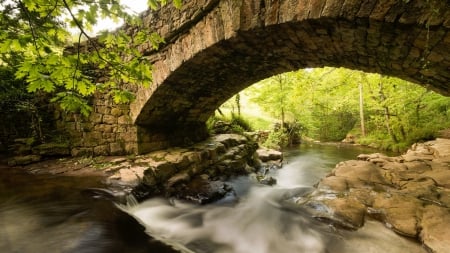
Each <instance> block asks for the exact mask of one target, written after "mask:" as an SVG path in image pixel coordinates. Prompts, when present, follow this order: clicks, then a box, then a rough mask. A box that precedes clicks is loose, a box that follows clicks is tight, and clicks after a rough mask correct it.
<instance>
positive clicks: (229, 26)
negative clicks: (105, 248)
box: [78, 0, 450, 154]
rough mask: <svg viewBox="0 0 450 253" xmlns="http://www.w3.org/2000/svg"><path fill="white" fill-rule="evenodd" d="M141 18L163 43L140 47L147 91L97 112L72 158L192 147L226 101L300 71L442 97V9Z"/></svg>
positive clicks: (416, 2) (432, 0) (447, 46)
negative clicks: (403, 83)
mask: <svg viewBox="0 0 450 253" xmlns="http://www.w3.org/2000/svg"><path fill="white" fill-rule="evenodd" d="M143 18H144V23H145V24H146V25H147V26H149V27H151V28H152V29H153V30H155V31H156V32H159V33H160V35H161V36H162V37H163V38H165V41H166V42H165V44H162V45H161V46H160V48H159V49H158V50H157V51H155V50H153V49H152V46H151V44H150V43H149V44H143V45H141V46H140V50H141V51H142V52H144V54H145V55H146V57H147V59H148V60H149V61H150V62H151V63H152V64H153V66H154V67H153V75H154V81H153V84H152V85H151V86H150V88H139V90H138V92H137V99H136V101H135V102H133V103H132V104H131V105H130V107H129V108H128V107H126V108H123V107H122V108H121V109H120V110H119V111H118V110H117V109H115V108H113V106H111V105H110V104H108V103H105V102H97V103H96V104H95V105H96V109H95V113H94V114H93V116H91V121H92V122H96V123H95V124H92V126H91V129H90V130H91V131H90V132H89V133H83V136H84V137H85V139H86V140H87V142H89V143H94V142H95V140H97V141H101V143H103V144H101V145H100V146H102V147H101V148H99V146H96V147H94V146H89V145H86V144H83V143H80V144H79V149H78V151H80V150H84V151H86V150H87V151H89V152H94V153H95V154H97V153H98V154H103V153H105V154H106V153H107V154H115V153H120V152H127V153H133V152H138V153H143V152H147V151H151V150H156V149H161V148H165V147H168V146H174V145H180V144H183V143H187V142H194V141H199V140H202V139H204V138H206V136H207V132H206V127H205V121H206V120H207V119H208V117H209V116H210V115H212V114H213V112H214V111H215V109H216V108H217V107H218V106H220V105H221V104H222V103H223V102H225V101H226V100H227V99H228V98H230V97H231V96H233V95H234V94H236V93H237V92H239V91H240V90H242V89H244V88H246V87H248V86H249V85H251V84H253V83H255V82H257V81H259V80H261V79H264V78H267V77H270V76H272V75H275V74H279V73H283V72H286V71H292V70H297V69H301V68H314V67H323V66H334V67H346V68H350V69H358V70H362V71H366V72H377V73H382V74H385V75H391V76H396V77H399V78H402V79H405V80H409V81H412V82H415V83H417V84H420V85H423V86H427V87H429V88H431V89H433V90H436V91H438V92H440V93H442V94H444V95H450V2H449V1H447V0H427V1H425V0H345V1H343V0H187V1H184V4H183V7H182V8H181V9H176V8H174V7H173V6H171V5H167V6H164V7H163V8H161V9H160V10H158V11H148V12H146V13H144V14H143ZM128 32H130V33H133V32H134V31H133V30H132V29H131V28H128ZM98 101H100V100H98ZM114 111H115V112H116V113H113V112H114ZM108 125H109V126H110V127H108ZM105 134H106V135H105ZM91 135H94V137H92V138H93V139H94V140H93V141H92V138H91V137H90V136H91ZM105 136H106V137H105ZM88 137H89V138H88ZM89 140H91V141H89ZM97 144H98V143H97ZM86 148H87V149H86Z"/></svg>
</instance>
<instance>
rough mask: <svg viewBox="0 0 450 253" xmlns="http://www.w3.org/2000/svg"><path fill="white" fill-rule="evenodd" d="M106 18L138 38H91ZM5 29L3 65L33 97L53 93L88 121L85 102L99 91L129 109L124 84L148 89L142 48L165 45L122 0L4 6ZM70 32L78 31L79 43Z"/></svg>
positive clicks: (0, 12)
mask: <svg viewBox="0 0 450 253" xmlns="http://www.w3.org/2000/svg"><path fill="white" fill-rule="evenodd" d="M165 2H166V1H165V0H152V1H149V5H150V6H151V7H153V8H157V7H158V6H159V4H165ZM174 4H175V5H180V4H181V1H175V2H174ZM104 18H110V19H112V20H114V21H123V22H125V23H126V24H129V25H132V26H135V27H137V29H136V30H137V31H139V32H137V33H136V34H134V35H133V36H130V35H129V34H126V33H125V32H124V31H121V30H118V31H115V32H114V33H108V32H103V33H101V34H100V35H99V36H98V37H95V38H94V37H91V35H89V34H90V32H92V29H93V26H94V25H95V24H97V23H98V22H99V21H100V20H101V19H104ZM0 28H1V29H0V52H1V54H0V64H1V65H2V66H4V67H7V68H10V69H11V70H12V71H13V72H15V77H16V78H17V79H21V80H24V81H26V82H27V84H28V85H27V91H28V92H38V91H44V92H48V93H52V94H54V97H53V99H52V101H53V102H58V103H59V104H60V106H61V108H62V109H64V110H66V111H69V112H77V113H82V114H83V115H85V116H87V115H88V114H89V112H90V111H91V110H92V109H91V108H90V107H89V105H88V103H87V100H86V98H87V97H88V96H90V95H92V94H93V93H94V92H95V91H96V90H98V89H102V90H104V91H109V92H110V94H111V95H112V96H113V99H114V101H116V102H118V103H127V102H129V101H131V100H132V99H133V95H132V93H131V92H130V91H127V90H126V89H124V85H123V84H144V85H145V84H147V85H148V84H149V83H150V82H151V78H152V75H151V66H150V64H149V63H148V62H147V61H145V60H144V58H143V56H142V55H141V53H140V52H139V51H138V50H137V49H136V48H137V45H139V44H142V43H144V42H145V41H151V43H152V45H153V46H155V47H156V46H157V45H159V44H160V43H162V42H163V40H162V39H161V38H160V37H159V36H158V35H156V34H155V33H152V32H151V31H148V29H146V28H144V27H143V24H142V22H141V19H140V18H139V16H138V15H136V14H130V12H129V11H128V10H127V8H126V7H125V6H123V5H122V4H120V1H119V0H96V1H92V0H78V1H75V0H0ZM70 29H76V30H78V31H79V34H78V35H77V36H75V37H76V38H74V36H73V34H72V33H71V32H70ZM99 77H102V80H101V84H100V83H99V82H98V80H99ZM105 80H106V81H105Z"/></svg>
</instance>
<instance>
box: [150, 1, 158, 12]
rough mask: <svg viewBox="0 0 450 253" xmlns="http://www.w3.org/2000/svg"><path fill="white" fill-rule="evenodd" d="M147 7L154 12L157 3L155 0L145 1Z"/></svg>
mask: <svg viewBox="0 0 450 253" xmlns="http://www.w3.org/2000/svg"><path fill="white" fill-rule="evenodd" d="M147 5H148V6H149V7H150V8H151V9H153V10H156V9H158V7H159V6H158V1H156V0H148V1H147Z"/></svg>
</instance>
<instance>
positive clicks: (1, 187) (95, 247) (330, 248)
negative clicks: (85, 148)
mask: <svg viewBox="0 0 450 253" xmlns="http://www.w3.org/2000/svg"><path fill="white" fill-rule="evenodd" d="M372 152H374V151H373V150H371V151H367V150H362V149H358V148H354V147H348V146H334V145H314V146H306V145H305V146H303V145H302V146H301V148H296V149H292V150H288V151H286V152H285V160H284V166H283V168H282V169H280V170H276V171H272V172H271V175H272V176H273V177H275V178H276V179H277V184H276V185H274V186H266V185H261V184H258V183H256V180H254V179H253V178H252V176H249V177H238V178H235V179H233V180H231V181H230V182H229V184H231V185H233V187H234V189H235V191H236V195H230V196H228V197H226V198H225V199H222V200H220V201H218V202H217V203H213V204H209V205H204V206H198V205H193V204H189V203H185V202H182V201H177V200H172V199H169V200H167V199H161V198H154V199H149V200H147V201H145V202H143V203H140V204H137V205H118V204H115V203H113V201H112V200H111V199H112V197H111V195H110V194H108V191H103V190H102V189H97V188H99V187H105V186H104V185H103V184H102V183H101V179H100V178H95V177H62V176H37V175H30V174H26V173H24V172H22V171H20V170H12V169H11V168H7V167H6V168H0V252H2V253H7V252H18V253H19V252H20V253H41V252H42V253H44V252H45V253H47V252H48V253H52V252H61V253H66V252H70V253H72V252H73V253H75V252H77V253H78V252H81V253H91V252H92V253H99V252H101V253H103V252H105V253H107V252H108V253H109V252H131V253H134V252H154V253H165V252H169V253H170V252H196V253H206V252H208V253H226V252H227V253H228V252H229V253H250V252H252V253H253V252H255V253H266V252H271V253H278V252H279V253H286V252H305V253H316V252H330V253H340V252H342V253H344V252H345V253H351V252H358V253H359V252H376V253H379V252H390V253H396V252H399V253H400V252H401V253H403V252H412V253H415V252H426V251H425V250H424V249H423V248H422V247H421V246H420V245H419V244H418V243H416V242H414V241H411V240H408V239H406V238H404V237H401V236H398V235H396V234H395V233H393V232H392V231H390V230H389V229H387V228H385V227H384V225H383V224H381V223H379V222H376V221H368V222H366V224H365V225H364V227H363V228H361V229H359V230H358V231H346V230H340V229H338V228H335V227H332V226H328V225H326V224H324V223H321V222H318V221H316V220H315V219H313V218H311V216H310V214H309V213H307V212H306V211H305V210H303V209H302V208H301V207H299V206H297V205H295V204H293V202H294V201H295V198H296V197H298V196H300V195H302V194H305V193H308V192H309V191H311V189H312V188H311V187H312V186H313V184H315V183H316V182H317V181H318V180H319V179H320V178H321V177H323V176H325V175H326V173H328V172H329V171H330V170H331V169H332V168H333V167H334V166H335V164H336V163H338V162H339V161H344V160H348V159H354V158H355V157H356V156H357V155H358V154H360V153H372ZM93 188H94V189H93ZM109 191H111V189H109ZM133 217H134V218H133Z"/></svg>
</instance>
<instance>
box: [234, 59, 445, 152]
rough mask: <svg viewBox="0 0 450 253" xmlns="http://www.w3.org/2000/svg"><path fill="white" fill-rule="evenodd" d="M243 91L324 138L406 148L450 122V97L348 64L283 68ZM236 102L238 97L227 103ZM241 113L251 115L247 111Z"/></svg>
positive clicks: (285, 119)
mask: <svg viewBox="0 0 450 253" xmlns="http://www.w3.org/2000/svg"><path fill="white" fill-rule="evenodd" d="M240 96H241V97H245V100H248V101H250V102H251V103H256V104H257V105H258V106H259V107H260V108H261V109H262V111H263V112H265V113H268V114H269V115H270V116H271V117H273V119H274V121H277V122H280V123H282V124H286V122H287V123H288V125H291V126H292V125H296V126H297V128H298V130H299V131H300V132H301V135H302V136H303V137H308V138H312V139H314V140H319V141H342V140H343V139H345V138H346V136H347V135H352V136H354V137H356V138H357V140H358V142H359V143H362V144H370V145H374V146H376V147H380V148H385V149H393V150H404V149H405V148H406V147H408V146H409V145H410V144H412V143H414V142H417V141H420V140H427V139H431V138H434V137H435V136H436V134H437V132H438V131H439V130H442V129H445V128H448V127H449V126H450V98H448V97H444V96H442V95H440V94H437V93H435V92H433V91H431V90H429V89H427V88H426V87H422V86H420V85H418V84H414V83H411V82H408V81H405V80H401V79H398V78H394V77H389V76H383V75H380V74H371V73H364V72H360V71H354V70H349V69H344V68H330V67H325V68H317V69H302V70H298V71H293V72H288V73H284V74H281V75H277V76H273V77H271V78H268V79H265V80H262V81H260V82H258V83H256V84H254V85H252V86H251V87H249V88H247V89H246V90H244V91H242V92H241V93H240ZM241 100H243V99H241ZM233 103H235V99H234V98H232V99H230V101H229V102H227V103H226V104H225V107H230V105H231V106H232V105H233ZM361 103H362V104H361ZM248 106H249V105H241V106H240V107H248ZM243 111H244V110H243ZM259 114H260V115H261V113H259ZM361 115H362V116H363V120H361ZM242 117H243V118H246V117H252V115H246V114H245V111H244V112H243V114H242ZM251 122H255V120H253V119H252V120H251ZM362 125H363V127H364V129H363V128H362ZM266 127H270V126H268V125H266Z"/></svg>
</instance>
